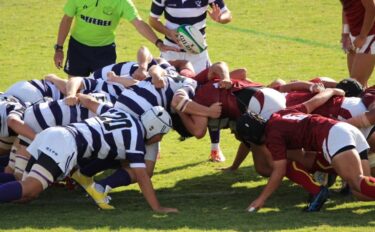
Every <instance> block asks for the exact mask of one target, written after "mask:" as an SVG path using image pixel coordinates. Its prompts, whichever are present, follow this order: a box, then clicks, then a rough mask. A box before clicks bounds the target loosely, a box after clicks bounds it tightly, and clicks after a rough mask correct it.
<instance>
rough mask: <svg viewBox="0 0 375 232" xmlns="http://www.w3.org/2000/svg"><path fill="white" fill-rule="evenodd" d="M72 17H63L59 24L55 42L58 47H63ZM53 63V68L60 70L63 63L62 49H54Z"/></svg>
mask: <svg viewBox="0 0 375 232" xmlns="http://www.w3.org/2000/svg"><path fill="white" fill-rule="evenodd" d="M72 21H73V17H70V16H68V15H64V16H63V18H62V19H61V22H60V27H59V32H58V34H57V41H56V44H57V45H59V46H63V45H64V42H65V39H66V37H67V36H68V34H69V30H70V26H71V25H72ZM53 59H54V62H55V66H56V67H57V68H58V69H60V68H62V65H63V62H64V51H63V50H62V49H55V55H54V58H53Z"/></svg>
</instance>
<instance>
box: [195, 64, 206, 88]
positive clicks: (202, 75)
mask: <svg viewBox="0 0 375 232" xmlns="http://www.w3.org/2000/svg"><path fill="white" fill-rule="evenodd" d="M208 70H209V68H206V69H205V70H203V71H202V72H200V73H198V74H197V75H196V76H195V77H193V79H194V80H196V81H197V82H198V84H199V85H202V84H204V83H206V82H207V81H208Z"/></svg>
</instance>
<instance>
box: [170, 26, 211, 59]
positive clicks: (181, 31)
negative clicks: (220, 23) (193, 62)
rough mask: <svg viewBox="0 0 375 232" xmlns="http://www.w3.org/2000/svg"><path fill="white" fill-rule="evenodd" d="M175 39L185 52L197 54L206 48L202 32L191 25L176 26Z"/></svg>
mask: <svg viewBox="0 0 375 232" xmlns="http://www.w3.org/2000/svg"><path fill="white" fill-rule="evenodd" d="M177 39H178V41H179V43H180V45H181V46H182V47H183V49H184V50H185V51H186V52H190V53H194V54H199V53H201V52H203V51H204V50H206V49H207V44H206V40H205V39H204V37H203V35H202V33H201V32H200V31H199V30H198V29H197V28H195V27H194V26H192V25H186V24H183V25H180V26H179V27H178V28H177Z"/></svg>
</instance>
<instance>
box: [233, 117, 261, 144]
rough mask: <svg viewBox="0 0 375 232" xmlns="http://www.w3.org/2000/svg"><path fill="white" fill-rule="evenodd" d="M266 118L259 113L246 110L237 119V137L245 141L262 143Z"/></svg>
mask: <svg viewBox="0 0 375 232" xmlns="http://www.w3.org/2000/svg"><path fill="white" fill-rule="evenodd" d="M265 128H266V120H265V119H264V118H262V117H261V116H260V115H259V114H256V113H253V112H247V113H245V114H243V115H242V116H241V117H240V118H238V120H237V126H236V132H237V136H238V137H239V139H240V140H241V141H243V142H246V143H249V142H251V143H255V144H258V145H261V144H263V137H264V131H265Z"/></svg>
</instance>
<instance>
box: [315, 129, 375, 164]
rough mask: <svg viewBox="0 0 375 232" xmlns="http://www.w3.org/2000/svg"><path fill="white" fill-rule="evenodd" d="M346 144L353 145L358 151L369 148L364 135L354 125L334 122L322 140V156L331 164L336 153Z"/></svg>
mask: <svg viewBox="0 0 375 232" xmlns="http://www.w3.org/2000/svg"><path fill="white" fill-rule="evenodd" d="M347 146H354V147H355V149H356V150H357V151H358V153H360V152H362V151H364V150H367V149H369V148H370V147H369V145H368V143H367V141H366V139H365V137H364V136H363V134H362V133H361V132H360V131H359V130H358V129H357V128H356V127H354V126H352V125H350V124H348V123H345V122H339V123H336V124H335V125H334V126H333V127H332V128H331V129H330V130H329V133H328V136H327V138H326V139H325V140H324V141H323V146H322V150H323V155H324V158H325V159H326V160H327V161H328V163H330V164H331V163H332V159H333V157H334V156H335V155H337V154H336V153H337V152H338V151H340V149H342V148H344V147H347Z"/></svg>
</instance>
